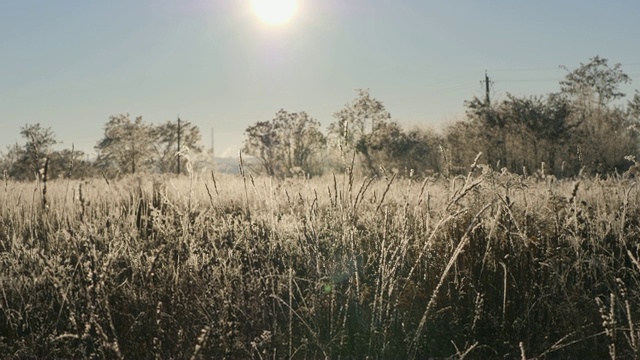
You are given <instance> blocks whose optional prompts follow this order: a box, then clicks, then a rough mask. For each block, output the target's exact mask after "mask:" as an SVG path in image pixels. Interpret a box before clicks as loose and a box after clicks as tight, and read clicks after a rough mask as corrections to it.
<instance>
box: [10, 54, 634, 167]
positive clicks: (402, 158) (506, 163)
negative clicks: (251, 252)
mask: <svg viewBox="0 0 640 360" xmlns="http://www.w3.org/2000/svg"><path fill="white" fill-rule="evenodd" d="M564 69H565V70H566V71H567V74H566V76H565V77H564V79H562V80H561V81H560V84H559V85H560V90H559V91H558V92H556V93H550V94H545V95H533V96H515V95H512V94H509V93H507V95H506V96H505V97H504V98H503V99H501V100H499V101H493V102H492V101H490V99H489V97H488V96H487V97H486V98H484V99H480V98H478V97H473V98H472V99H471V100H468V101H465V103H464V106H465V109H466V116H465V118H464V119H463V120H461V121H457V122H455V123H453V124H450V125H448V126H447V127H446V128H444V129H443V130H442V131H440V132H436V131H435V130H433V129H430V128H424V127H414V128H411V129H406V128H404V127H402V126H401V125H400V124H399V123H398V121H396V120H394V119H393V118H392V116H391V114H390V113H389V112H388V111H387V110H386V109H385V106H384V104H383V102H382V101H380V100H378V99H376V98H374V97H372V96H371V94H370V92H369V90H357V96H356V97H355V99H353V100H352V101H351V102H349V103H347V104H346V105H345V106H344V107H343V108H342V109H340V110H338V111H337V112H335V113H334V121H333V122H332V123H331V124H329V126H328V128H327V129H326V133H325V132H323V131H322V129H321V125H320V122H319V121H318V120H316V119H314V118H313V117H311V116H310V115H309V114H307V113H306V112H304V111H301V112H290V111H287V110H284V109H281V110H279V111H278V112H277V113H276V114H275V116H274V118H273V119H271V120H269V121H258V122H256V123H254V124H253V125H250V126H249V127H247V129H246V131H245V138H244V146H243V149H242V151H243V153H244V154H246V155H249V156H250V157H251V159H252V161H249V162H248V165H249V166H251V167H252V168H253V169H254V170H255V171H257V172H262V173H264V174H267V175H269V176H274V177H279V178H285V177H294V176H317V175H321V174H322V173H325V172H333V173H336V172H342V171H346V170H347V169H349V170H350V171H357V172H360V173H361V174H363V175H367V176H380V175H384V174H389V173H399V174H400V175H407V176H408V175H417V176H427V175H432V174H436V173H441V174H445V175H456V174H458V173H463V172H464V171H465V170H464V169H465V168H466V167H467V166H468V165H469V164H470V163H472V162H473V160H474V158H475V157H476V155H477V154H478V153H482V157H483V159H482V161H483V162H485V163H487V164H489V165H490V166H492V167H493V168H494V169H495V170H502V169H506V170H508V171H510V172H513V173H518V174H522V175H532V174H536V173H537V174H540V175H554V176H556V177H559V178H560V177H573V176H577V175H579V174H590V175H594V174H613V173H616V172H618V173H621V172H623V171H625V170H626V169H628V168H629V167H631V166H632V165H635V162H636V160H635V159H636V156H637V155H638V153H639V144H638V140H639V138H638V131H639V130H640V93H639V92H638V91H637V90H636V91H635V93H634V95H633V96H632V97H631V98H630V99H628V100H627V96H626V94H624V93H623V92H622V91H621V90H620V86H621V85H623V84H626V83H629V82H630V81H631V79H630V78H629V76H628V75H627V74H626V73H625V72H624V71H623V70H622V69H621V65H620V64H615V65H610V64H609V62H608V60H607V59H605V58H602V57H599V56H595V57H593V58H591V59H589V62H587V63H584V64H583V63H581V64H580V66H579V67H577V68H576V69H573V70H570V69H568V68H566V67H564ZM20 134H21V135H22V137H23V138H24V141H25V142H24V143H23V144H17V143H16V144H14V145H12V146H9V147H8V148H7V151H6V153H0V171H2V172H3V173H4V174H5V176H6V177H9V178H13V179H17V180H29V179H34V176H35V177H38V176H41V172H42V171H43V169H47V170H48V174H49V176H50V177H52V178H59V177H64V178H82V177H88V176H95V175H102V176H109V177H111V176H115V175H117V174H131V173H140V172H156V173H169V172H172V173H175V172H177V170H178V169H177V166H178V165H177V164H178V162H177V161H176V156H184V157H198V156H201V155H202V154H203V147H202V146H201V145H200V141H201V134H200V130H199V129H198V127H197V126H195V125H193V124H191V123H189V122H183V123H182V124H180V123H179V120H178V121H167V122H165V123H162V124H159V125H154V124H151V123H147V122H145V121H143V119H142V117H136V118H135V119H132V118H131V117H130V116H129V114H120V115H114V116H111V117H110V118H109V120H108V121H107V123H106V124H105V126H104V134H103V137H102V139H101V140H100V141H98V143H97V144H96V146H95V149H96V151H97V154H98V156H97V158H96V159H93V160H88V159H87V158H86V156H85V154H84V153H83V152H82V151H79V150H75V149H74V148H73V147H72V148H71V149H65V150H60V151H54V150H52V149H53V146H54V145H55V144H56V143H57V141H56V139H55V135H54V133H53V131H52V130H51V129H50V128H44V127H41V126H40V124H35V125H30V124H27V125H25V126H23V127H22V128H21V132H20ZM178 142H180V149H182V150H181V151H179V150H178ZM187 152H188V153H187ZM190 160H191V159H190ZM189 163H190V164H192V163H194V162H192V161H190V162H189ZM45 164H46V166H45ZM185 170H186V169H184V168H183V169H181V171H180V172H183V173H184V172H185Z"/></svg>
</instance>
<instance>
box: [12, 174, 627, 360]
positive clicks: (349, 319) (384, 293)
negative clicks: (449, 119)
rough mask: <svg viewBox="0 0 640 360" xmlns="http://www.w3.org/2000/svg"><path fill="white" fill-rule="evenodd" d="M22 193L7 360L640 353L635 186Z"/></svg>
mask: <svg viewBox="0 0 640 360" xmlns="http://www.w3.org/2000/svg"><path fill="white" fill-rule="evenodd" d="M47 188H48V189H47V194H46V196H47V204H46V205H47V206H46V207H44V208H43V206H41V204H42V200H43V199H42V187H41V186H40V185H38V184H33V183H14V182H5V183H4V190H3V191H2V192H1V193H0V206H1V207H0V269H1V270H2V272H1V275H0V282H1V284H0V288H1V289H2V293H1V294H0V296H1V297H0V355H1V356H2V357H11V356H18V357H28V356H36V357H80V358H84V357H99V358H139V357H149V358H154V357H155V358H223V357H226V358H257V359H263V358H352V357H358V358H360V357H362V358H364V357H370V358H403V359H404V358H464V357H467V358H505V357H506V358H529V359H530V358H594V357H597V358H603V357H604V358H607V357H609V358H620V359H624V358H634V357H639V356H640V344H639V343H638V342H639V339H638V337H639V336H640V333H639V331H638V329H639V328H640V310H639V309H640V301H639V300H640V294H639V291H640V286H639V283H638V282H639V275H638V274H639V271H640V263H638V258H639V257H640V252H639V249H638V239H639V238H640V236H639V233H640V207H639V205H638V200H639V198H640V195H639V194H638V188H637V186H636V184H635V183H632V182H630V181H629V180H609V181H603V180H582V181H581V182H579V183H577V182H558V181H553V180H552V179H544V180H534V179H523V178H521V177H518V176H516V175H513V174H509V173H497V172H493V171H491V170H490V169H488V168H486V167H480V168H478V169H475V167H474V169H472V173H470V175H469V176H468V177H458V178H452V179H446V178H429V179H426V180H419V181H418V180H415V179H406V178H396V177H393V176H389V177H387V178H385V179H376V180H370V179H355V178H353V177H352V176H349V175H346V176H342V175H340V176H336V177H332V176H329V177H326V178H319V179H312V180H287V181H285V182H278V181H276V180H271V179H267V178H256V179H254V178H253V177H251V176H249V175H245V176H238V177H234V176H223V175H216V177H215V178H213V177H212V176H211V174H202V176H201V177H196V176H194V177H192V178H191V179H185V178H181V179H176V178H160V177H158V178H152V177H143V178H126V179H122V180H119V181H109V182H107V181H106V180H105V179H92V180H88V181H84V182H67V181H55V180H54V181H49V182H48V183H47Z"/></svg>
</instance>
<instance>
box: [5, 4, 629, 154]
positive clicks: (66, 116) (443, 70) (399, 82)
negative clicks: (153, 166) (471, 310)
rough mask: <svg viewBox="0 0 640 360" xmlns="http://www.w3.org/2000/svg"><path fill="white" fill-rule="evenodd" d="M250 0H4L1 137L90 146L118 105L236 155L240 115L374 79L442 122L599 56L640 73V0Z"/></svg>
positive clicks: (402, 114)
mask: <svg viewBox="0 0 640 360" xmlns="http://www.w3.org/2000/svg"><path fill="white" fill-rule="evenodd" d="M250 3H251V2H250V0H180V1H178V0H171V1H170V0H135V1H131V0H127V1H125V0H110V1H97V0H86V1H78V0H74V1H71V0H56V1H50V0H48V1H45V0H0V151H4V150H5V149H6V146H7V145H10V144H12V143H15V142H20V143H22V142H23V140H22V139H21V138H20V135H19V131H20V130H19V129H20V127H21V126H23V125H24V124H26V123H31V124H33V123H40V124H41V125H43V126H46V127H51V128H52V129H53V131H54V132H55V134H56V136H57V139H58V140H59V141H62V142H63V143H62V144H61V145H59V146H58V148H63V147H64V148H70V147H71V144H72V143H75V147H76V149H81V150H84V151H86V152H88V153H90V154H93V146H94V145H95V143H96V142H97V141H98V140H99V139H100V137H101V135H102V133H103V126H104V124H105V123H106V121H107V120H108V118H109V116H110V115H115V114H120V113H126V112H128V113H129V114H130V115H131V116H132V117H135V116H138V115H142V116H143V118H144V119H145V120H146V121H149V122H153V123H160V122H164V121H166V120H174V119H176V116H177V114H180V117H181V118H182V119H185V120H188V121H191V122H192V123H194V124H196V125H198V126H199V127H200V129H201V130H202V133H203V145H205V146H206V147H209V146H210V142H211V140H210V133H211V128H214V129H215V151H216V154H217V155H228V156H237V151H238V149H239V148H240V147H241V144H242V141H243V138H244V130H245V129H246V127H247V126H249V125H251V124H253V123H255V122H256V121H262V120H270V119H272V118H273V116H274V114H275V113H276V112H277V111H278V110H279V109H280V108H284V109H286V110H288V111H306V112H308V113H309V114H310V115H311V116H312V117H314V118H316V119H318V120H319V121H320V122H321V123H322V124H323V126H324V127H325V129H326V126H327V125H328V124H329V123H330V122H332V121H333V120H334V119H333V118H332V114H333V113H334V112H335V111H337V110H339V109H340V108H342V107H343V106H344V105H345V104H346V103H347V102H349V101H351V100H352V99H353V98H354V97H355V96H356V92H355V91H354V90H355V89H357V88H369V89H370V91H371V94H372V96H374V97H376V98H378V99H380V100H382V101H383V102H384V104H385V105H386V107H387V110H389V112H390V113H391V115H392V117H393V118H394V119H396V120H398V121H399V122H401V123H403V124H406V125H428V126H432V127H434V128H436V129H437V128H440V127H442V125H443V124H446V123H450V122H452V121H454V120H457V119H460V118H461V117H462V115H463V114H464V107H463V102H464V100H468V99H471V98H472V97H473V96H474V95H477V96H483V87H482V85H481V84H480V81H481V80H483V78H484V72H485V70H487V71H488V72H489V76H490V78H491V79H492V80H493V81H494V84H493V91H494V92H495V96H494V97H497V98H499V97H500V96H504V95H505V94H506V93H507V92H511V93H513V94H517V95H530V94H545V93H548V92H552V91H557V90H558V81H559V80H560V79H561V78H562V77H563V76H564V74H565V71H564V70H561V69H560V68H559V65H565V66H567V67H569V68H570V69H574V68H576V67H577V66H579V64H580V63H581V62H582V63H586V62H588V60H589V58H590V57H593V56H595V55H600V56H602V57H604V58H607V59H609V61H610V62H611V63H622V64H623V70H625V71H626V72H627V74H629V75H630V76H631V77H632V79H633V81H634V83H632V84H631V86H629V87H625V89H624V90H626V91H627V93H628V94H632V91H633V89H637V88H640V47H639V46H638V36H639V35H640V21H638V15H639V14H640V1H637V0H620V1H605V0H602V1H592V0H581V1H578V0H563V1H559V0H539V1H514V0H501V1H489V0H486V1H478V0H459V1H431V0H419V1H414V0H411V1H409V0H404V1H402V0H396V1H389V0H348V1H347V0H298V3H299V4H298V11H297V13H296V14H295V15H294V16H293V18H292V19H291V21H290V22H288V23H286V24H282V25H279V26H271V25H267V24H264V23H262V22H260V21H259V20H258V19H257V17H256V16H255V14H254V12H253V11H252V9H251V5H250Z"/></svg>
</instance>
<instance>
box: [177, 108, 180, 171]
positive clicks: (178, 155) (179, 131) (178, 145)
mask: <svg viewBox="0 0 640 360" xmlns="http://www.w3.org/2000/svg"><path fill="white" fill-rule="evenodd" d="M177 156H178V175H180V115H178V155H177Z"/></svg>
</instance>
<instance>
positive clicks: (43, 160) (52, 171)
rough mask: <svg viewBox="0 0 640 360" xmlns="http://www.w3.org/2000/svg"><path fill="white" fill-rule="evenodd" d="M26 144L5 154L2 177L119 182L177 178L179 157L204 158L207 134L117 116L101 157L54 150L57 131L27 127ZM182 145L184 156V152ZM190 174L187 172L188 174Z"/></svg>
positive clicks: (106, 132)
mask: <svg viewBox="0 0 640 360" xmlns="http://www.w3.org/2000/svg"><path fill="white" fill-rule="evenodd" d="M20 135H21V136H22V137H23V138H24V140H25V142H24V143H23V144H17V143H16V144H14V145H11V146H9V147H8V148H7V152H6V154H0V155H2V156H0V171H2V172H3V174H4V175H5V177H8V178H12V179H15V180H33V179H34V178H38V177H41V176H42V174H43V172H45V171H46V172H47V174H48V177H49V178H54V179H55V178H85V177H91V176H100V175H101V176H105V177H113V176H116V175H118V174H135V173H141V172H143V173H144V172H159V173H167V172H173V173H175V172H177V161H176V156H178V155H179V156H183V157H187V158H189V157H191V156H198V155H199V154H201V153H202V152H203V149H202V146H201V145H200V140H201V134H200V130H199V129H198V127H197V126H195V125H193V124H191V123H190V122H182V123H180V124H179V120H178V121H166V122H165V123H162V124H159V125H154V124H151V123H148V122H145V121H144V120H143V119H142V117H141V116H138V117H136V118H135V119H131V117H130V116H129V114H120V115H113V116H110V117H109V120H108V121H107V123H106V124H105V126H104V135H103V137H102V139H100V141H98V143H97V144H96V145H95V149H96V151H97V153H98V156H97V157H96V158H95V159H92V160H89V159H88V158H87V157H86V155H85V153H84V152H83V151H80V150H75V149H74V147H73V145H72V147H71V149H64V150H53V146H54V145H56V144H57V143H58V141H57V140H56V137H55V134H54V133H53V131H52V130H51V128H45V127H42V126H41V125H40V124H35V125H33V124H27V125H25V126H23V127H22V128H21V130H20ZM178 139H180V148H181V149H182V150H181V151H178V141H179V140H178ZM185 171H186V168H183V169H182V170H181V172H182V173H184V172H185Z"/></svg>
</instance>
